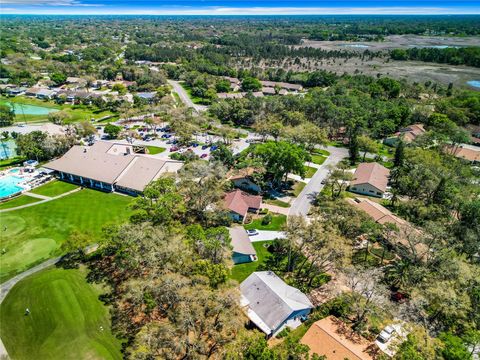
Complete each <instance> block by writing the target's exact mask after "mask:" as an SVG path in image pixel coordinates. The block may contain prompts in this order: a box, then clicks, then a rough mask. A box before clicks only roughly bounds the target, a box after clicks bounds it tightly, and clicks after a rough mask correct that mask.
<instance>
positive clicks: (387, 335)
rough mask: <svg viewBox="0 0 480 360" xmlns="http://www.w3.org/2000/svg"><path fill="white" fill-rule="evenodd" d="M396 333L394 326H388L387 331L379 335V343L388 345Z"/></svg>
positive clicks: (384, 330)
mask: <svg viewBox="0 0 480 360" xmlns="http://www.w3.org/2000/svg"><path fill="white" fill-rule="evenodd" d="M394 333H395V328H393V326H387V327H386V328H385V329H383V330H382V331H381V332H380V334H378V337H377V339H378V341H380V342H381V343H383V344H385V343H387V342H388V341H389V340H390V339H391V338H392V336H393V334H394Z"/></svg>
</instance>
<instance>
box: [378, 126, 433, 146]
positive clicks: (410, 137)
mask: <svg viewBox="0 0 480 360" xmlns="http://www.w3.org/2000/svg"><path fill="white" fill-rule="evenodd" d="M425 131H426V130H425V128H424V126H423V124H412V125H409V126H407V127H405V128H403V129H400V130H399V131H398V132H396V133H395V135H394V136H392V137H389V138H387V139H385V140H384V141H383V143H384V144H386V145H390V146H395V145H396V144H397V142H398V141H399V140H400V139H402V140H403V141H405V142H406V143H411V142H412V141H414V140H415V139H416V138H417V137H418V136H420V135H422V134H424V133H425Z"/></svg>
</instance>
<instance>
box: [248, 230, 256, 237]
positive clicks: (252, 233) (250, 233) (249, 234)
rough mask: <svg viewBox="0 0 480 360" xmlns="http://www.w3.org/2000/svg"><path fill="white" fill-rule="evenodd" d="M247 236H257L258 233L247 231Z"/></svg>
mask: <svg viewBox="0 0 480 360" xmlns="http://www.w3.org/2000/svg"><path fill="white" fill-rule="evenodd" d="M247 235H248V236H255V235H258V231H257V230H256V229H252V230H247Z"/></svg>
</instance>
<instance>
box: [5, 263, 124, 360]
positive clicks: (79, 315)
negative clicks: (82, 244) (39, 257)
mask: <svg viewBox="0 0 480 360" xmlns="http://www.w3.org/2000/svg"><path fill="white" fill-rule="evenodd" d="M100 294H101V289H100V288H98V286H94V285H91V284H89V283H87V282H86V280H85V270H84V269H80V270H77V269H75V270H64V269H60V268H49V269H46V270H43V271H41V272H39V273H36V274H34V275H32V276H29V277H27V278H25V279H24V280H22V281H20V282H19V283H18V284H16V285H15V286H14V287H13V288H12V290H11V291H10V292H9V294H8V295H7V297H6V298H5V300H4V301H3V303H2V305H1V307H0V322H1V324H2V326H1V327H0V336H1V338H2V341H3V343H4V345H5V347H6V349H7V351H8V354H9V355H10V356H11V358H12V359H19V360H21V359H119V360H120V359H122V354H121V352H120V350H121V342H120V340H118V339H116V338H115V337H114V336H113V335H112V332H111V330H110V316H109V311H108V308H107V307H105V306H104V304H103V303H102V302H101V301H100V300H99V299H98V296H99V295H100ZM26 308H28V309H29V310H30V315H28V316H27V315H25V309H26Z"/></svg>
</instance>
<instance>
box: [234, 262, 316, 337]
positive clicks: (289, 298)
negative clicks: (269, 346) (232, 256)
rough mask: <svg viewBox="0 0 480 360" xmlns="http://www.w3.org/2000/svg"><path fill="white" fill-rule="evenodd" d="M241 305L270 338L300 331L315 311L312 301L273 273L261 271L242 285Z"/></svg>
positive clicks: (253, 274) (251, 319) (251, 275)
mask: <svg viewBox="0 0 480 360" xmlns="http://www.w3.org/2000/svg"><path fill="white" fill-rule="evenodd" d="M240 292H241V300H240V305H241V306H242V308H243V309H244V311H245V313H246V314H247V316H248V318H249V319H250V321H251V322H252V323H253V324H255V325H256V326H257V327H258V328H259V329H260V330H262V331H263V332H264V333H265V334H267V336H268V337H271V336H275V335H276V334H278V333H279V332H280V331H282V330H283V329H284V328H285V327H289V328H291V329H295V328H297V327H298V326H299V325H301V323H302V321H304V320H306V319H307V317H308V315H309V314H310V312H311V311H312V309H313V305H312V303H311V302H310V300H309V299H308V297H307V296H306V295H305V294H304V293H302V292H301V291H300V290H298V289H296V288H294V287H292V286H289V285H287V284H286V283H285V282H284V281H283V280H282V279H280V278H279V277H278V276H277V275H276V274H275V273H274V272H272V271H257V272H254V273H252V274H250V276H249V277H248V278H246V279H245V280H244V281H243V282H242V283H241V284H240Z"/></svg>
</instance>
